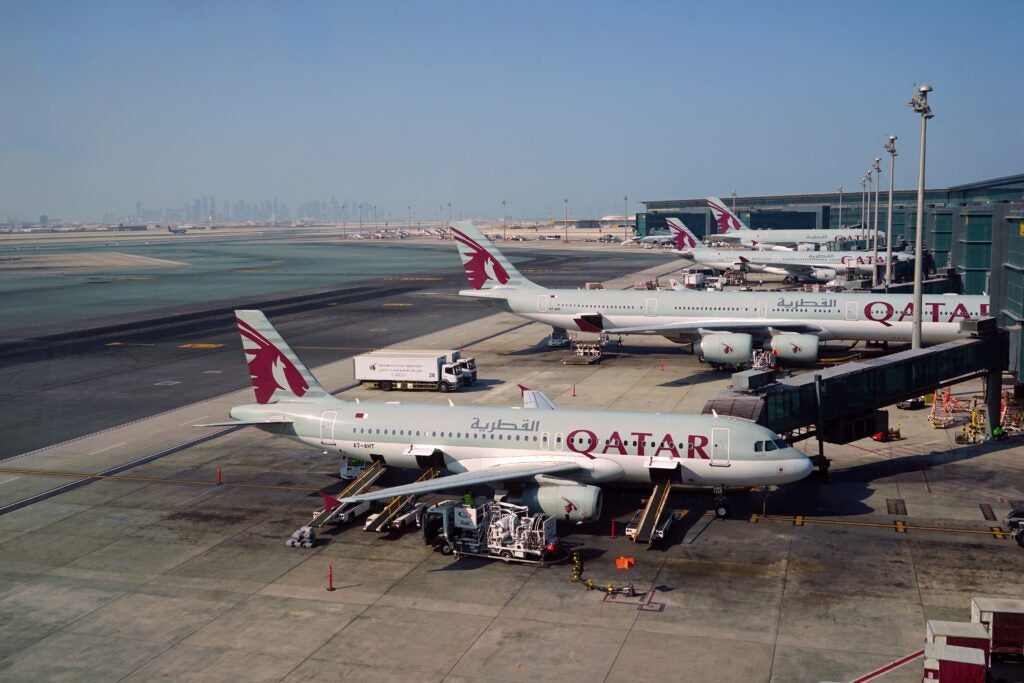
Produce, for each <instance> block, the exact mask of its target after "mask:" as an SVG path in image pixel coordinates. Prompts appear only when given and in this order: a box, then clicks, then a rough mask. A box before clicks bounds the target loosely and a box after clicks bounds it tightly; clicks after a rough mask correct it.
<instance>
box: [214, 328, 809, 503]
mask: <svg viewBox="0 0 1024 683" xmlns="http://www.w3.org/2000/svg"><path fill="white" fill-rule="evenodd" d="M235 315H236V318H237V322H238V331H239V333H240V334H241V337H242V347H243V350H244V352H245V358H246V362H247V364H248V367H249V375H250V377H251V378H252V386H253V390H254V392H255V394H256V403H252V404H248V405H241V406H235V407H234V408H232V409H231V413H230V414H231V418H232V419H231V421H228V422H215V423H208V424H203V425H196V426H199V427H213V426H253V427H258V428H259V429H261V430H263V431H265V432H269V433H271V434H277V435H280V436H284V437H287V438H290V439H293V440H295V441H299V442H301V443H304V444H307V445H309V446H312V447H313V448H317V449H320V450H325V451H329V452H332V453H337V454H338V455H341V456H343V457H346V458H356V459H359V460H363V461H366V462H375V461H382V462H383V463H384V464H385V465H387V466H394V467H404V468H411V469H427V468H439V469H441V470H443V471H446V472H447V474H446V475H445V476H439V477H436V478H434V479H429V480H427V481H423V482H417V483H414V484H407V485H404V486H395V487H392V488H386V489H382V490H378V491H372V492H368V493H363V494H359V495H356V496H351V497H347V498H341V499H338V502H340V503H349V502H359V501H370V500H382V499H387V498H391V497H393V496H399V495H410V494H423V493H431V492H434V491H448V490H452V489H458V490H463V489H465V488H467V487H470V486H475V485H479V484H486V485H489V486H491V487H494V488H495V489H499V490H501V491H503V492H504V493H505V495H506V496H507V497H508V499H509V500H512V501H514V502H515V501H518V502H519V503H521V504H524V505H528V506H530V508H531V509H532V510H533V511H534V512H543V513H545V514H547V515H551V516H553V517H556V518H557V519H562V520H571V521H585V520H591V519H596V518H597V517H599V516H600V514H601V488H600V487H601V485H602V484H607V483H612V482H637V483H650V482H652V481H653V482H664V481H672V482H675V483H678V484H679V485H681V486H683V487H688V488H693V489H711V490H712V491H714V493H715V495H716V498H717V499H718V505H717V507H716V513H717V514H719V515H720V516H724V515H725V514H727V508H726V507H725V505H724V503H722V500H723V494H724V491H725V490H726V489H748V488H751V487H754V486H763V485H767V484H786V483H790V482H794V481H798V480H800V479H803V478H804V477H806V476H807V475H808V474H810V472H811V470H812V469H813V466H812V464H811V461H810V460H809V459H808V458H807V456H805V455H804V454H803V453H801V452H800V451H798V450H796V449H795V448H793V447H792V446H790V445H789V444H787V443H786V442H785V441H784V440H782V438H781V437H780V436H779V435H778V434H776V433H775V432H773V431H771V430H770V429H767V428H766V427H762V426H760V425H757V424H754V423H751V422H747V421H744V420H737V419H733V418H727V417H718V416H717V415H713V416H708V415H673V414H657V413H653V414H652V413H629V412H622V411H587V410H558V409H556V408H555V405H554V404H553V403H552V402H551V400H550V399H548V398H547V397H546V396H545V395H544V394H543V393H541V392H539V391H531V390H529V389H526V388H525V387H520V388H521V389H522V390H523V406H522V407H521V408H496V407H491V406H455V405H424V404H419V403H417V404H409V405H401V404H398V403H391V402H388V403H369V402H362V403H352V402H349V401H343V400H341V399H338V398H335V397H334V396H332V395H330V394H329V393H328V392H327V391H325V390H324V388H323V387H321V386H320V385H319V384H318V383H317V381H316V379H315V378H314V377H313V375H312V374H311V373H310V371H309V370H308V369H307V368H306V366H305V365H303V364H302V361H300V360H299V358H298V356H296V355H295V353H294V352H293V351H292V350H291V348H289V346H288V344H287V343H285V341H284V340H283V339H282V338H281V336H280V335H279V334H278V333H277V331H276V330H275V329H274V327H273V326H272V325H271V324H270V322H269V321H268V320H267V318H266V317H265V316H264V315H263V313H262V312H260V311H235Z"/></svg>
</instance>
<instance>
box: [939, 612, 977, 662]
mask: <svg viewBox="0 0 1024 683" xmlns="http://www.w3.org/2000/svg"><path fill="white" fill-rule="evenodd" d="M925 641H926V642H928V643H936V644H938V645H956V646H957V647H974V648H977V649H979V650H982V651H984V652H985V661H986V662H988V654H989V652H988V649H989V635H988V629H987V628H985V625H984V624H979V623H977V622H973V621H939V620H937V619H929V620H928V623H927V625H926V636H925Z"/></svg>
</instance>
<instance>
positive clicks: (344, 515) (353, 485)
mask: <svg viewBox="0 0 1024 683" xmlns="http://www.w3.org/2000/svg"><path fill="white" fill-rule="evenodd" d="M385 469H387V468H385V467H384V463H383V462H380V461H377V462H375V463H373V464H372V465H370V466H369V467H368V468H366V470H365V471H364V472H363V473H362V474H360V475H359V476H358V477H356V478H355V479H353V480H352V481H351V482H350V483H349V485H348V486H346V487H345V488H344V489H342V490H341V493H339V494H338V495H337V496H336V497H337V498H347V497H348V496H355V495H358V494H360V493H364V492H365V491H366V489H368V488H370V487H371V486H373V482H375V481H377V480H378V479H380V477H381V475H382V474H384V471H385ZM369 509H370V504H369V503H342V504H341V505H336V506H334V507H333V508H330V509H328V508H326V507H324V508H321V509H320V510H317V511H316V513H315V514H314V515H313V521H312V522H310V523H309V526H311V527H313V528H316V529H322V528H323V527H324V526H325V525H327V524H330V523H331V522H350V521H352V520H353V519H354V518H355V517H357V516H358V515H361V514H363V513H364V512H366V511H367V510H369Z"/></svg>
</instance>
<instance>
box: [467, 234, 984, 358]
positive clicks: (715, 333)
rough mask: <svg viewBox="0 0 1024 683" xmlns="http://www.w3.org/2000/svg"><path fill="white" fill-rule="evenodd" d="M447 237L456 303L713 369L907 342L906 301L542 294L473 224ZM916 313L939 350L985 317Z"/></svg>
mask: <svg viewBox="0 0 1024 683" xmlns="http://www.w3.org/2000/svg"><path fill="white" fill-rule="evenodd" d="M452 235H453V237H454V238H455V240H456V243H457V244H458V246H459V255H460V256H461V258H462V264H463V268H464V269H465V271H466V276H467V277H468V278H469V284H470V285H471V286H472V287H473V289H466V290H462V291H460V292H459V294H460V295H461V296H465V297H469V298H473V299H477V300H480V301H483V302H485V303H488V304H490V305H492V306H494V307H495V308H498V309H500V310H503V311H509V312H511V313H514V314H516V315H518V316H521V317H523V318H527V319H529V320H535V321H537V322H541V323H545V324H547V325H551V326H552V327H559V328H564V329H567V330H579V331H582V332H598V333H602V332H605V333H610V334H660V335H661V336H663V337H665V338H667V339H669V340H671V341H674V342H680V343H682V342H693V343H694V351H695V352H696V353H698V354H700V355H701V356H702V357H703V358H704V359H705V360H707V361H708V362H709V363H711V364H712V365H716V366H723V367H736V366H737V365H743V364H745V363H748V362H749V361H750V358H751V354H752V353H753V349H754V345H755V343H758V344H764V345H767V346H770V348H771V349H772V350H773V351H777V352H778V354H777V355H778V356H779V357H780V358H781V359H782V360H784V361H797V362H805V363H806V362H812V361H814V360H816V359H817V357H818V343H819V342H820V341H827V340H831V339H849V340H872V341H893V342H902V341H910V339H911V334H912V323H913V312H914V305H913V296H912V295H910V294H875V293H834V292H828V293H808V292H771V291H758V292H703V291H677V290H669V291H653V292H652V291H632V290H624V291H616V290H608V289H597V290H587V289H547V288H545V287H541V286H540V285H537V284H535V283H533V282H530V281H529V280H527V279H526V278H525V277H523V275H522V274H521V273H520V272H519V271H518V270H516V269H515V267H514V266H513V265H512V264H511V263H510V262H509V261H508V260H507V259H506V258H505V257H504V256H503V255H502V254H501V252H499V251H498V250H497V249H495V248H494V246H493V245H492V244H491V243H490V242H488V241H487V238H486V237H484V235H483V234H482V233H481V232H480V231H479V230H478V229H477V228H476V227H475V226H474V225H473V224H472V223H469V222H461V223H456V224H455V225H454V226H453V227H452ZM923 309H924V310H923V315H922V318H923V320H922V326H921V338H922V341H923V342H924V343H925V344H938V343H942V342H946V341H951V340H953V339H955V338H957V337H958V336H959V335H960V324H959V323H960V321H961V320H968V319H971V318H978V317H981V316H987V315H988V311H989V300H988V297H987V296H980V295H956V294H929V295H926V296H925V297H924V298H923Z"/></svg>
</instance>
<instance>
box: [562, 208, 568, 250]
mask: <svg viewBox="0 0 1024 683" xmlns="http://www.w3.org/2000/svg"><path fill="white" fill-rule="evenodd" d="M563 201H565V243H566V244H569V198H568V197H566V198H565V199H564V200H563Z"/></svg>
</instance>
